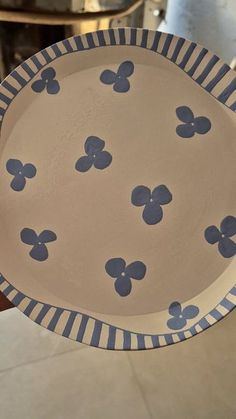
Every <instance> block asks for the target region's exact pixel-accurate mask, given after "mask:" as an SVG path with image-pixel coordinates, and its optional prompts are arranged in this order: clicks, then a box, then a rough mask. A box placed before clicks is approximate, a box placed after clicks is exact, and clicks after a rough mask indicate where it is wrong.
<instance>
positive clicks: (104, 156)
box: [94, 151, 112, 169]
mask: <svg viewBox="0 0 236 419" xmlns="http://www.w3.org/2000/svg"><path fill="white" fill-rule="evenodd" d="M111 161H112V155H111V154H110V153H108V151H99V152H98V153H97V155H96V157H95V160H94V167H96V169H105V168H106V167H108V166H109V165H110V164H111Z"/></svg>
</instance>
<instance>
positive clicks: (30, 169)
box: [22, 163, 36, 178]
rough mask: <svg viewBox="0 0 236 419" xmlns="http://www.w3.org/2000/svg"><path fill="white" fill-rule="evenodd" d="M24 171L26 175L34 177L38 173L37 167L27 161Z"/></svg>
mask: <svg viewBox="0 0 236 419" xmlns="http://www.w3.org/2000/svg"><path fill="white" fill-rule="evenodd" d="M22 173H23V175H24V176H25V177H28V178H32V177H34V176H35V175H36V167H35V166H34V165H33V164H31V163H27V164H25V165H24V167H23V169H22Z"/></svg>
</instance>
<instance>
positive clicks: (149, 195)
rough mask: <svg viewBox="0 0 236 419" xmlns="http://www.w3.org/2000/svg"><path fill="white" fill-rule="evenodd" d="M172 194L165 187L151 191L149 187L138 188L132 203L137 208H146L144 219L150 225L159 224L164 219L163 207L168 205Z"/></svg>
mask: <svg viewBox="0 0 236 419" xmlns="http://www.w3.org/2000/svg"><path fill="white" fill-rule="evenodd" d="M171 200H172V194H171V193H170V191H169V189H168V188H167V187H166V186H165V185H159V186H157V187H156V188H154V189H153V191H152V192H151V190H150V189H149V188H148V187H147V186H143V185H140V186H137V187H136V188H134V190H133V192H132V195H131V202H132V204H133V205H135V206H136V207H141V206H144V210H143V219H144V221H145V223H147V224H149V225H153V224H157V223H159V222H160V221H161V219H162V217H163V210H162V208H161V205H165V204H168V203H169V202H170V201H171Z"/></svg>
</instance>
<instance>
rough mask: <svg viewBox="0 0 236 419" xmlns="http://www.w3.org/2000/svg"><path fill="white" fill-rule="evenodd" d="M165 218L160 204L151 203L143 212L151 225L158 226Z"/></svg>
mask: <svg viewBox="0 0 236 419" xmlns="http://www.w3.org/2000/svg"><path fill="white" fill-rule="evenodd" d="M162 217H163V211H162V208H161V206H160V205H159V203H158V202H149V203H148V204H146V205H145V208H144V210H143V219H144V221H145V223H147V224H149V225H154V224H157V223H159V222H160V221H161V219H162Z"/></svg>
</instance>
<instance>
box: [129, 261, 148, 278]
mask: <svg viewBox="0 0 236 419" xmlns="http://www.w3.org/2000/svg"><path fill="white" fill-rule="evenodd" d="M125 272H126V273H127V275H128V276H129V277H130V278H133V279H139V280H140V279H143V278H144V276H145V274H146V266H145V265H144V263H143V262H140V261H136V262H133V263H130V264H129V265H128V266H127V267H126V269H125Z"/></svg>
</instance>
